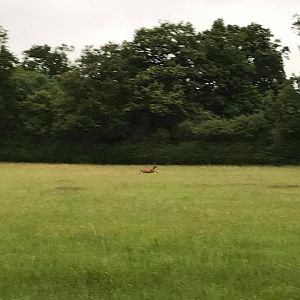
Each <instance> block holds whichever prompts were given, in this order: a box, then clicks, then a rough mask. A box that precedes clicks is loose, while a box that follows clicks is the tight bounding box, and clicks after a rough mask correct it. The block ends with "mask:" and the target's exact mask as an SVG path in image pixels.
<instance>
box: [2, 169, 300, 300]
mask: <svg viewBox="0 0 300 300" xmlns="http://www.w3.org/2000/svg"><path fill="white" fill-rule="evenodd" d="M138 169H139V166H89V165H50V164H0V217H1V218H0V299H3V300H4V299H5V300H10V299H20V300H21V299H22V300H23V299H39V300H40V299H41V300H48V299H61V300H67V299H72V300H73V299H130V300H132V299H151V300H152V299H155V300H156V299H163V300H165V299H188V300H191V299H209V300H212V299H228V300H234V299H245V300H246V299H247V300H248V299H270V300H276V299H278V300H285V299H300V284H299V283H300V234H299V233H300V217H299V216H300V167H280V168H277V167H223V166H213V167H211V166H206V167H204V166H203V167H196V166H194V167H185V166H163V167H160V168H159V174H143V175H138Z"/></svg>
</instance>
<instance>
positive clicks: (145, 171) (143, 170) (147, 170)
mask: <svg viewBox="0 0 300 300" xmlns="http://www.w3.org/2000/svg"><path fill="white" fill-rule="evenodd" d="M155 169H157V166H155V165H154V166H153V167H152V168H150V169H141V170H140V173H139V174H142V173H147V174H151V173H158V172H157V171H156V170H155Z"/></svg>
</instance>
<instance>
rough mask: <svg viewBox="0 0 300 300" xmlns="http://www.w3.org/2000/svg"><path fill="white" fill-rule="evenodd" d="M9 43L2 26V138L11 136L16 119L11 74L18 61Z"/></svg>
mask: <svg viewBox="0 0 300 300" xmlns="http://www.w3.org/2000/svg"><path fill="white" fill-rule="evenodd" d="M7 42H8V35H7V31H6V30H5V29H4V28H3V27H1V26H0V133H1V136H2V137H4V136H5V135H8V136H9V134H10V133H9V130H10V129H12V127H13V122H14V117H15V103H14V101H13V98H12V84H11V74H12V72H13V69H14V67H15V65H16V63H17V60H16V58H15V57H14V55H13V54H12V53H11V52H10V51H9V49H8V46H7Z"/></svg>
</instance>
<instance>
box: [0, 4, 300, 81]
mask: <svg viewBox="0 0 300 300" xmlns="http://www.w3.org/2000/svg"><path fill="white" fill-rule="evenodd" d="M296 13H300V0H180V1H179V0H108V1H104V0H0V25H2V26H3V27H4V28H5V29H7V30H8V31H9V38H10V41H9V45H10V48H11V50H12V51H13V52H14V53H16V54H17V55H20V53H21V52H22V51H23V50H26V49H29V48H30V47H31V46H32V45H33V44H37V45H40V44H46V43H47V44H50V45H51V46H58V45H60V44H62V43H65V44H68V45H73V46H75V48H76V52H75V55H76V56H79V53H80V51H81V50H82V49H83V47H84V46H85V45H94V46H96V47H98V46H100V45H103V44H105V43H107V42H108V41H112V42H121V41H123V40H130V39H132V37H133V34H134V31H135V30H136V29H138V28H140V27H143V26H145V27H152V26H155V25H158V22H159V20H167V21H171V22H179V21H186V22H191V23H192V24H193V25H194V27H195V28H196V29H197V30H198V31H202V30H205V29H209V28H210V26H211V25H212V23H213V21H214V20H216V19H217V18H223V19H224V21H225V23H227V24H237V25H248V24H250V23H251V22H256V23H259V24H261V25H263V26H264V27H266V28H270V29H271V31H272V33H273V34H274V36H275V38H278V39H281V40H282V43H283V45H286V46H289V47H290V49H291V51H292V53H291V55H290V60H289V61H288V60H285V68H286V71H287V74H288V75H290V74H291V73H295V74H296V75H300V51H299V49H298V45H300V37H299V36H297V35H296V34H295V32H293V31H292V29H291V26H292V23H293V15H294V14H296Z"/></svg>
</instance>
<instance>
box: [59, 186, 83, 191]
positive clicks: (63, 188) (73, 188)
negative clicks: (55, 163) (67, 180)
mask: <svg viewBox="0 0 300 300" xmlns="http://www.w3.org/2000/svg"><path fill="white" fill-rule="evenodd" d="M55 190H58V191H62V192H75V191H82V190H86V188H84V187H80V186H58V187H56V188H55Z"/></svg>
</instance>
